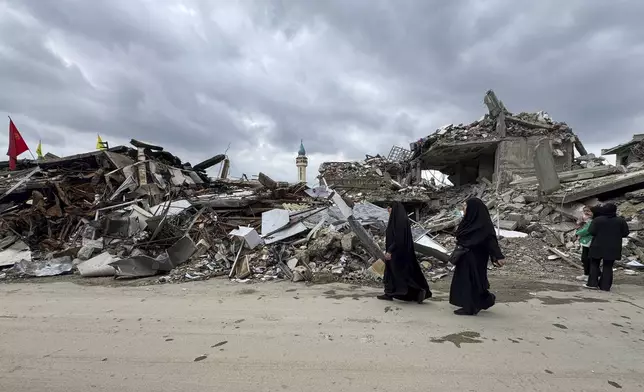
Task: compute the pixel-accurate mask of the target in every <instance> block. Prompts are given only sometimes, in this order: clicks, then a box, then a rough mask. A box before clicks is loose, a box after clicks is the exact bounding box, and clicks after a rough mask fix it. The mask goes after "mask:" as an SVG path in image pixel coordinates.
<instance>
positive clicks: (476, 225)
mask: <svg viewBox="0 0 644 392" xmlns="http://www.w3.org/2000/svg"><path fill="white" fill-rule="evenodd" d="M456 243H457V245H458V246H461V247H463V248H466V249H467V252H466V253H464V254H463V255H462V256H461V257H460V258H459V259H458V260H457V261H456V268H455V269H454V276H453V278H452V285H451V287H450V294H449V302H450V303H451V304H452V305H455V306H458V307H460V308H462V311H461V314H476V313H478V312H479V311H480V310H481V309H488V308H490V307H491V306H493V305H494V302H495V296H494V294H492V293H490V292H489V289H490V283H489V281H488V277H487V264H488V261H489V259H490V258H492V260H502V259H503V258H504V256H503V253H501V249H500V248H499V243H498V241H497V238H496V233H495V231H494V226H493V224H492V219H491V218H490V213H489V212H488V209H487V207H486V206H485V204H484V203H483V202H482V201H481V200H480V199H477V198H473V199H469V200H468V201H467V209H466V211H465V216H464V217H463V220H462V221H461V223H460V224H459V226H458V229H457V232H456Z"/></svg>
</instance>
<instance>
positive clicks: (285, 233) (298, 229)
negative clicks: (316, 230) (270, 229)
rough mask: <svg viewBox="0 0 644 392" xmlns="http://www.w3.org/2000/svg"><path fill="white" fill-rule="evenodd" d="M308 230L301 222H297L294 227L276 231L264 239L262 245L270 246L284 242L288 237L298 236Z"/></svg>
mask: <svg viewBox="0 0 644 392" xmlns="http://www.w3.org/2000/svg"><path fill="white" fill-rule="evenodd" d="M306 230H308V228H307V227H306V226H304V224H303V223H302V222H298V223H296V224H295V225H293V226H291V227H289V228H287V229H284V230H282V231H278V232H277V233H273V234H271V235H270V236H268V237H264V243H265V244H266V245H270V244H272V243H275V242H278V241H282V240H285V239H287V238H289V237H293V236H294V235H297V234H300V233H303V232H305V231H306Z"/></svg>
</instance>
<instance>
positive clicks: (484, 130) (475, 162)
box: [410, 90, 587, 186]
mask: <svg viewBox="0 0 644 392" xmlns="http://www.w3.org/2000/svg"><path fill="white" fill-rule="evenodd" d="M484 102H485V104H486V105H487V107H488V109H489V113H488V114H486V115H485V116H484V117H483V118H482V119H480V120H479V121H475V122H473V123H471V124H469V125H463V124H460V125H447V126H444V127H442V128H440V129H438V130H437V131H436V132H435V133H434V134H432V135H429V136H427V137H425V138H423V139H421V140H418V141H416V142H413V143H411V144H410V148H411V151H412V152H413V156H412V159H411V162H410V164H411V169H410V176H411V183H417V182H418V181H420V180H421V178H422V171H424V170H437V171H440V172H441V173H444V174H446V175H448V179H449V180H450V182H451V183H452V184H454V185H457V186H458V185H464V184H473V183H476V182H477V181H478V180H480V179H481V178H485V179H487V180H489V181H494V180H495V175H496V174H497V173H500V175H501V177H502V180H503V182H507V181H510V180H511V179H512V178H513V177H514V176H530V175H534V174H535V166H534V151H535V148H536V147H537V145H538V144H539V142H540V140H542V139H544V138H546V139H547V140H548V141H549V143H550V145H551V149H552V154H553V158H554V161H555V165H556V167H557V170H559V171H567V170H571V169H572V168H573V162H574V149H575V148H576V149H577V150H578V152H579V154H580V155H586V154H587V152H586V150H585V149H584V147H583V145H582V144H581V143H580V141H579V139H578V138H577V136H576V135H575V134H574V133H573V132H572V130H571V128H570V127H568V125H566V124H565V123H560V122H554V121H552V120H551V119H550V117H549V116H548V114H547V113H544V112H538V113H520V114H518V115H513V114H512V113H510V112H508V111H507V109H506V108H505V106H504V105H503V103H502V102H501V101H499V100H498V99H497V98H496V95H495V94H494V92H493V91H491V90H490V91H488V92H487V94H486V96H485V99H484Z"/></svg>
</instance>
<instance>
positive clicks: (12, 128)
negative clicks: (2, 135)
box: [7, 118, 29, 170]
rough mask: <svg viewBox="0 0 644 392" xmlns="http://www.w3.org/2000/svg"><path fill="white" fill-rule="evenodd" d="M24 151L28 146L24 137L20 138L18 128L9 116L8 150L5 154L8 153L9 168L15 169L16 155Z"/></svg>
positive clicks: (27, 149)
mask: <svg viewBox="0 0 644 392" xmlns="http://www.w3.org/2000/svg"><path fill="white" fill-rule="evenodd" d="M25 151H29V147H27V143H25V139H23V138H22V135H20V132H18V128H16V125H15V124H14V123H13V120H11V118H10V119H9V151H7V155H9V170H16V160H17V159H18V155H20V154H22V153H23V152H25Z"/></svg>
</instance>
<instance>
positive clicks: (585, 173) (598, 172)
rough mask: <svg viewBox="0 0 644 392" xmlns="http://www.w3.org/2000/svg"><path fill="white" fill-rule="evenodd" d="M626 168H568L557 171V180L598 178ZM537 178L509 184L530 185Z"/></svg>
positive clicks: (569, 180) (522, 179) (617, 172)
mask: <svg viewBox="0 0 644 392" xmlns="http://www.w3.org/2000/svg"><path fill="white" fill-rule="evenodd" d="M625 172H626V170H625V169H624V167H623V166H608V165H606V166H596V167H593V168H586V169H578V170H570V171H564V172H559V173H557V175H558V177H559V181H560V182H562V183H565V182H575V181H581V180H587V179H590V178H599V177H604V176H607V175H610V174H619V173H625ZM538 183H539V180H538V179H537V177H534V176H533V177H525V178H521V179H518V180H514V181H512V182H511V183H510V185H530V184H538Z"/></svg>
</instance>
